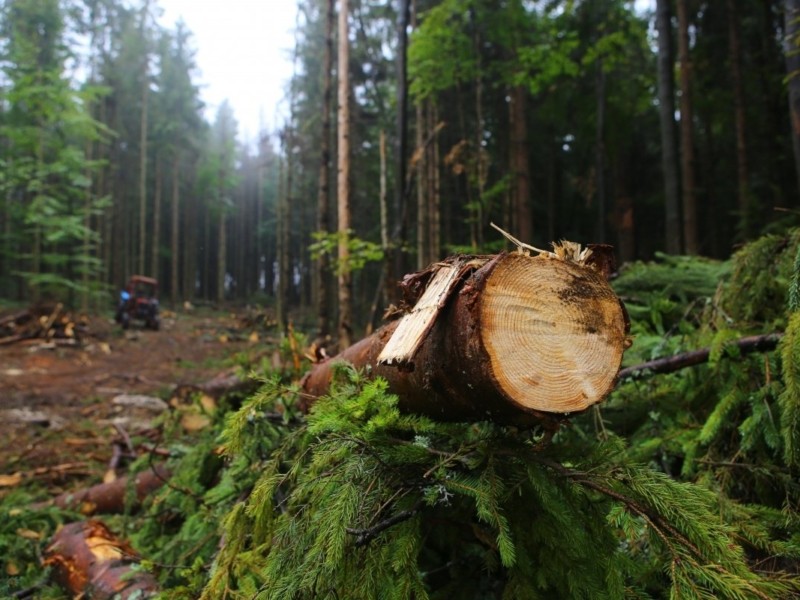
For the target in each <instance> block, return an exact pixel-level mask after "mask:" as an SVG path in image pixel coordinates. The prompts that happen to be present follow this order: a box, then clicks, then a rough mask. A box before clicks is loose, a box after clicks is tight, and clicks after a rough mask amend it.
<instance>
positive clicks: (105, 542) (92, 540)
mask: <svg viewBox="0 0 800 600" xmlns="http://www.w3.org/2000/svg"><path fill="white" fill-rule="evenodd" d="M44 566H46V567H52V568H53V575H54V577H55V579H56V580H57V581H58V582H59V584H60V585H62V586H64V587H65V588H66V589H67V590H69V591H70V592H71V593H72V594H73V595H74V596H75V597H81V598H93V599H95V600H111V599H112V598H114V599H118V600H126V599H130V600H132V599H133V598H137V599H143V598H150V597H152V596H154V595H155V594H156V593H157V592H158V583H157V582H156V580H155V577H153V576H152V575H151V574H150V573H147V572H146V571H142V570H141V569H140V568H139V556H138V554H137V553H136V552H135V551H134V549H133V548H131V547H130V546H129V545H128V544H127V543H126V542H124V541H123V540H120V539H119V538H117V537H116V536H115V535H114V534H113V533H112V532H111V531H110V530H109V529H108V527H106V526H105V525H104V524H103V523H101V522H100V521H85V522H80V523H70V524H69V525H65V526H64V527H62V528H61V529H59V530H58V532H56V534H55V535H54V536H53V540H52V541H51V542H50V545H49V546H48V547H47V549H46V550H45V557H44Z"/></svg>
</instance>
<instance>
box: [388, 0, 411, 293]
mask: <svg viewBox="0 0 800 600" xmlns="http://www.w3.org/2000/svg"><path fill="white" fill-rule="evenodd" d="M416 15H417V6H416V2H414V27H416ZM410 19H411V3H410V1H409V0H400V7H399V10H398V13H397V131H396V136H397V155H396V174H395V175H396V181H395V194H394V195H395V218H396V219H397V222H396V224H395V227H394V229H395V233H396V235H395V236H393V237H395V238H396V239H395V240H393V241H394V245H393V248H392V249H391V254H392V256H391V257H390V256H388V255H387V257H386V261H387V266H386V271H387V281H386V285H387V287H386V290H387V293H390V295H391V298H390V299H387V302H390V301H391V302H393V301H395V300H397V299H398V297H397V288H396V286H395V285H394V282H395V281H398V280H399V279H400V277H401V276H402V275H403V273H404V271H405V269H406V264H405V263H406V261H407V260H408V258H407V257H406V256H405V251H404V248H406V246H407V244H406V241H407V240H408V236H409V222H408V221H409V209H408V200H409V199H408V197H407V196H408V194H407V190H406V179H407V167H408V162H407V160H408V63H407V60H406V59H407V56H408V26H409V22H410Z"/></svg>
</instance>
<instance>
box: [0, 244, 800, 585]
mask: <svg viewBox="0 0 800 600" xmlns="http://www.w3.org/2000/svg"><path fill="white" fill-rule="evenodd" d="M799 280H800V231H798V230H793V231H789V232H788V233H786V234H783V235H770V236H767V237H764V238H761V239H759V240H757V241H755V242H753V243H751V244H749V245H747V246H746V247H744V248H742V249H741V250H740V251H738V252H737V253H736V255H735V256H734V257H733V258H732V259H731V260H730V261H728V262H726V263H717V262H713V261H708V260H703V259H697V258H685V257H659V258H658V260H656V261H655V262H654V263H648V264H644V263H642V264H634V265H630V266H628V267H627V268H625V269H623V270H622V271H621V273H620V274H619V277H618V278H617V279H616V280H615V281H614V282H613V285H614V287H615V289H616V291H617V293H618V294H619V295H620V296H621V297H622V298H624V300H625V302H626V305H627V307H628V310H629V312H630V314H631V316H632V324H631V328H632V329H631V333H632V335H633V337H634V343H633V346H632V347H631V348H630V349H629V350H628V351H627V352H626V355H625V364H624V367H625V368H624V369H623V371H622V373H623V376H622V377H621V380H620V382H619V384H618V386H617V388H616V390H615V391H614V392H613V394H612V395H611V396H610V397H609V398H608V399H607V400H606V401H605V402H604V403H602V404H600V405H597V406H595V407H593V408H591V409H589V410H588V411H586V412H585V413H583V414H582V415H577V416H573V418H571V419H570V420H569V421H568V422H567V423H565V424H564V425H563V426H562V427H561V428H560V429H558V431H556V432H555V433H554V434H553V432H552V431H545V430H544V429H537V428H532V429H522V428H516V427H509V426H500V425H497V424H493V423H491V422H469V423H440V422H436V421H433V420H431V419H429V418H427V417H422V416H418V415H414V414H405V413H403V412H401V411H400V410H398V407H397V398H395V397H394V396H392V395H391V394H389V393H388V392H387V389H386V384H385V382H384V381H383V380H381V379H373V378H370V377H369V376H368V375H369V374H368V373H363V372H358V371H357V370H354V369H352V368H349V367H347V366H344V365H343V366H341V367H339V368H337V369H336V370H335V373H334V380H333V384H332V386H331V388H330V392H329V394H328V395H327V396H326V397H324V398H322V399H320V400H318V401H317V402H316V403H315V404H314V406H313V408H312V410H311V412H310V413H309V414H307V415H305V414H301V412H300V411H299V410H298V409H297V406H298V403H299V402H300V400H302V398H301V397H300V396H301V392H300V390H299V387H298V385H297V384H296V383H294V382H293V379H292V378H291V377H287V376H285V375H284V374H283V373H277V372H275V373H270V374H266V375H264V374H262V376H263V380H264V382H263V386H262V387H261V389H260V391H259V392H258V393H257V394H255V395H253V396H251V397H249V398H247V399H245V400H244V401H242V402H238V401H236V402H230V403H229V404H228V405H227V407H228V410H227V412H226V411H225V410H218V411H217V413H215V416H214V419H215V421H214V427H213V428H211V429H208V430H205V433H202V434H201V435H200V436H199V437H195V438H194V439H193V440H192V441H191V442H187V441H186V440H181V439H176V440H175V441H174V442H171V443H170V442H167V445H168V446H169V448H170V449H171V452H172V458H171V459H170V460H169V470H170V472H171V473H173V475H172V477H171V479H170V480H169V482H168V484H167V485H165V486H164V487H162V488H161V489H160V490H159V491H158V492H156V493H154V494H153V495H151V496H150V497H149V498H148V499H147V500H145V502H144V504H143V506H142V507H141V509H140V510H139V512H138V513H136V514H133V513H131V514H127V515H124V516H121V517H114V518H113V519H108V520H107V523H108V524H109V525H110V527H111V529H113V530H114V531H116V532H117V534H118V535H121V536H123V537H124V538H127V540H128V541H129V542H130V543H131V545H132V546H133V547H135V548H136V549H137V551H138V552H139V553H140V554H141V556H142V557H143V558H142V559H141V562H140V563H139V566H138V569H139V570H145V571H148V572H150V573H152V574H154V575H155V576H156V578H157V581H158V585H159V586H160V589H161V590H164V591H165V592H164V593H165V597H169V598H187V599H189V598H199V597H200V598H209V599H212V598H213V599H217V598H220V599H221V598H274V599H280V600H284V599H287V598H331V599H336V598H338V599H343V598H363V599H367V598H418V599H419V598H587V599H588V598H591V599H594V598H664V597H674V598H742V599H745V598H763V599H765V600H766V599H773V598H789V597H797V594H800V483H799V482H800V286H799V285H798V281H799ZM743 339H745V340H747V339H750V340H753V339H755V340H757V341H756V342H754V343H752V344H749V345H748V344H747V343H743V342H742V340H743ZM698 351H699V354H694V355H693V356H695V358H694V359H692V360H691V361H688V362H687V361H685V360H683V358H684V357H685V356H686V355H688V354H690V353H697V352H698ZM659 361H661V362H659ZM642 365H644V366H642ZM664 365H668V366H666V367H665V366H664ZM690 365H691V366H690ZM164 427H165V428H166V429H165V431H167V432H168V431H169V430H170V423H169V422H168V421H165V423H164ZM154 460H155V459H154V458H152V457H146V458H143V459H141V460H140V461H139V463H138V465H137V467H138V468H139V469H148V468H150V466H151V465H152V464H153V461H154ZM15 501H16V503H17V504H16V505H14V504H13V503H12V498H11V497H7V498H6V499H5V500H3V502H2V504H1V505H0V554H2V555H5V556H8V555H9V551H12V550H13V549H12V548H9V547H7V546H4V545H3V540H4V539H7V535H8V534H9V532H10V531H13V528H15V527H16V528H28V529H31V528H35V526H38V530H39V531H42V530H45V531H47V527H50V528H51V529H52V527H53V526H54V525H55V524H56V523H58V522H61V521H64V520H67V519H68V518H69V515H65V514H64V513H54V512H52V511H51V512H49V513H42V512H41V511H40V512H38V513H34V512H29V511H26V510H25V509H22V508H20V504H19V503H20V502H22V501H23V499H22V498H20V497H19V496H17V497H16V498H15ZM31 523H33V525H32V524H31ZM9 528H11V529H9ZM31 554H33V553H32V552H31ZM19 576H20V577H27V578H28V579H26V580H25V582H26V583H27V582H29V581H35V580H36V578H37V577H41V572H40V571H37V569H36V567H35V565H34V566H32V567H30V569H29V570H28V571H26V572H23V573H20V575H19ZM40 591H42V590H40ZM45 591H46V590H45ZM42 597H46V596H42ZM52 597H56V596H52Z"/></svg>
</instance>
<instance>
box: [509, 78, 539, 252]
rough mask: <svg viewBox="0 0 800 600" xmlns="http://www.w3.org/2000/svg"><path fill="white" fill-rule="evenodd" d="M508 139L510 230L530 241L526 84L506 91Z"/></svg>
mask: <svg viewBox="0 0 800 600" xmlns="http://www.w3.org/2000/svg"><path fill="white" fill-rule="evenodd" d="M508 96H509V103H508V128H509V133H508V142H509V150H510V152H509V162H510V163H511V164H510V167H511V169H510V170H511V176H512V191H511V194H512V200H511V215H512V220H511V222H510V226H511V230H512V231H513V232H514V235H515V236H516V237H518V238H519V239H520V240H522V241H524V242H526V243H530V242H532V241H533V211H532V210H531V173H530V157H529V154H528V118H527V112H528V110H527V96H526V93H525V88H523V87H522V86H521V85H516V86H514V87H512V88H511V90H510V91H509V95H508Z"/></svg>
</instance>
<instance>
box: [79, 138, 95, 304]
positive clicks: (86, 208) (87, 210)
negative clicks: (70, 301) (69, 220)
mask: <svg viewBox="0 0 800 600" xmlns="http://www.w3.org/2000/svg"><path fill="white" fill-rule="evenodd" d="M92 150H93V148H92V142H91V141H89V142H87V143H86V159H87V160H89V161H91V160H92ZM86 177H87V178H89V179H91V177H90V172H89V169H87V170H86ZM91 227H92V186H91V185H89V186H87V187H86V191H85V193H84V196H83V228H84V229H83V240H81V254H82V255H83V257H84V258H85V259H88V258H89V255H90V254H91V248H92V245H91V241H90V236H91ZM88 310H89V264H88V261H87V263H86V264H84V266H83V269H82V270H81V311H82V312H84V313H85V312H88Z"/></svg>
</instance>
